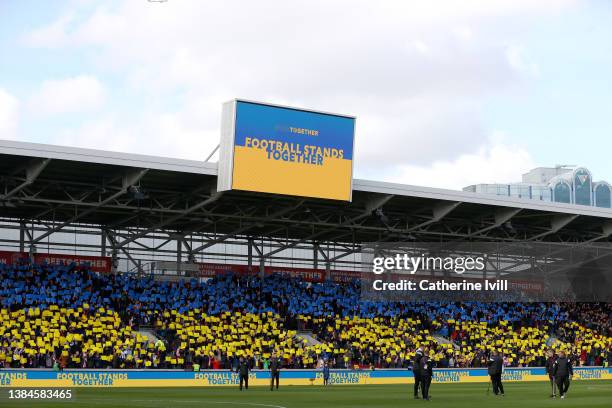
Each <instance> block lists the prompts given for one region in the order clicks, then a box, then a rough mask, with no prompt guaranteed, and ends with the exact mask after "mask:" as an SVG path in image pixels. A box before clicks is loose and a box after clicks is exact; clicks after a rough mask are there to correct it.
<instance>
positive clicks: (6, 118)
mask: <svg viewBox="0 0 612 408" xmlns="http://www.w3.org/2000/svg"><path fill="white" fill-rule="evenodd" d="M18 123H19V101H18V100H17V98H15V97H14V96H13V95H11V94H10V93H8V92H7V91H5V90H4V89H2V88H0V139H13V138H15V136H16V134H17V126H18Z"/></svg>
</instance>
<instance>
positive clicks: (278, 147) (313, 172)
mask: <svg viewBox="0 0 612 408" xmlns="http://www.w3.org/2000/svg"><path fill="white" fill-rule="evenodd" d="M354 133H355V118H353V117H349V116H342V115H337V114H329V113H322V112H316V111H309V110H303V109H296V108H290V107H284V106H276V105H270V104H263V103H256V102H249V101H243V100H234V101H231V102H228V103H226V104H225V105H224V107H223V118H222V129H221V152H220V155H221V159H220V165H219V190H220V191H223V190H229V189H236V190H245V191H256V192H263V193H273V194H288V195H296V196H306V197H319V198H328V199H335V200H345V201H350V199H351V186H352V173H353V143H354Z"/></svg>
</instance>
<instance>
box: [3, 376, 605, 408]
mask: <svg viewBox="0 0 612 408" xmlns="http://www.w3.org/2000/svg"><path fill="white" fill-rule="evenodd" d="M6 391H7V390H6V389H3V390H2V391H1V394H0V395H1V399H0V406H1V407H69V408H77V407H88V408H89V407H99V408H105V407H126V408H139V407H146V408H148V407H151V408H154V407H160V408H180V407H203V408H209V407H210V408H248V407H254V408H266V407H268V408H325V407H330V408H385V407H389V408H391V407H393V408H395V407H423V406H427V407H453V408H462V407H465V408H476V407H487V408H490V407H520V408H531V407H533V408H536V407H537V408H545V407H564V408H569V407H585V408H596V407H602V408H603V407H605V408H610V407H612V381H574V382H573V383H572V385H571V387H570V390H569V393H568V395H567V397H566V399H565V400H560V399H559V398H557V399H554V400H553V399H551V398H549V392H550V388H549V386H548V383H542V382H536V383H506V396H505V397H503V398H502V397H496V396H494V395H492V393H491V394H490V395H488V396H487V394H486V392H487V384H433V385H432V387H431V395H432V400H431V401H429V402H427V401H422V400H414V399H412V385H408V384H406V385H356V386H351V385H342V386H340V385H338V386H331V387H328V388H322V387H319V386H300V387H296V386H286V387H282V384H281V389H280V390H279V391H274V392H270V390H269V389H267V388H265V387H251V389H249V390H248V391H242V392H240V391H239V390H238V389H237V388H225V387H224V388H108V389H103V388H81V389H78V388H77V389H73V392H74V393H75V395H76V398H75V399H74V400H73V401H66V402H49V401H45V402H43V401H38V402H34V401H32V400H29V401H15V400H12V401H11V400H7V396H8V394H7V392H6Z"/></svg>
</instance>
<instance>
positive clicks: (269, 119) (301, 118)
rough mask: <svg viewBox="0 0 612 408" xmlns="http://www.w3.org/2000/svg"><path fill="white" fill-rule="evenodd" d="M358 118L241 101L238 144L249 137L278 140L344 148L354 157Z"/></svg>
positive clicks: (238, 115) (241, 144)
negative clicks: (307, 131)
mask: <svg viewBox="0 0 612 408" xmlns="http://www.w3.org/2000/svg"><path fill="white" fill-rule="evenodd" d="M290 127H294V128H302V129H309V130H316V131H318V135H317V136H313V135H308V134H299V133H294V132H291V131H290V129H289V128H290ZM354 134H355V119H353V118H348V117H344V116H336V115H328V114H323V113H315V112H308V111H302V110H297V109H291V108H281V107H276V106H269V105H261V104H256V103H251V102H242V101H238V102H237V106H236V136H235V144H236V146H244V145H245V139H246V138H247V137H251V138H258V139H267V140H277V141H281V142H287V143H299V144H300V145H302V146H304V145H310V146H318V147H321V148H325V147H329V148H335V149H342V150H343V151H344V155H343V158H344V159H346V160H352V158H353V138H354Z"/></svg>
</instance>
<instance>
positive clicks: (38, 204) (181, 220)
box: [0, 140, 612, 255]
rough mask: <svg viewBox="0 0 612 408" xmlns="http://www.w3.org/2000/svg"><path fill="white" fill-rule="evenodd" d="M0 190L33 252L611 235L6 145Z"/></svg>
mask: <svg viewBox="0 0 612 408" xmlns="http://www.w3.org/2000/svg"><path fill="white" fill-rule="evenodd" d="M0 183H1V185H0V213H1V218H2V219H3V220H5V221H6V220H12V221H15V222H17V221H27V222H36V223H39V224H41V225H44V226H45V228H46V229H47V231H46V232H44V233H42V234H40V235H38V236H37V237H34V238H33V239H32V243H33V244H36V242H41V241H42V240H44V239H45V238H46V237H48V236H49V235H51V234H53V233H54V232H57V231H61V229H62V228H64V227H66V226H68V225H89V226H99V227H100V228H101V229H102V230H104V231H108V232H112V231H113V230H117V229H121V230H124V231H128V232H127V235H125V234H124V235H123V236H122V237H118V238H117V241H116V242H115V243H114V244H115V245H117V246H118V247H119V248H120V247H122V246H125V245H126V244H128V243H130V242H134V241H135V240H138V239H139V238H142V237H145V236H146V235H147V234H150V233H151V232H153V231H158V232H159V231H166V232H168V233H173V234H177V233H178V234H179V235H185V234H194V233H195V234H201V235H204V236H205V237H207V238H206V242H205V243H203V244H202V245H200V246H199V247H198V248H190V249H189V251H190V252H193V253H197V252H199V251H203V250H205V249H206V248H208V247H210V246H212V245H214V244H216V243H219V242H224V241H225V240H226V239H228V238H231V237H232V238H233V237H238V236H241V237H266V238H268V239H273V240H276V241H278V242H281V243H283V244H282V246H283V248H290V247H292V246H295V245H298V244H301V243H304V242H308V243H316V242H332V243H340V244H342V245H344V246H345V247H346V252H347V253H351V252H354V251H355V245H356V244H358V243H361V242H372V241H403V240H424V241H431V240H441V239H458V240H466V239H467V240H546V241H563V242H585V241H595V240H605V241H608V240H609V237H610V234H612V209H605V208H597V207H589V206H580V205H571V204H561V203H552V202H539V201H534V200H527V199H519V198H514V197H500V196H493V195H482V194H476V193H471V192H465V191H455V190H447V189H437V188H428V187H417V186H411V185H403V184H394V183H384V182H376V181H369V180H361V179H355V180H354V182H353V201H352V202H350V203H348V202H338V201H330V200H321V199H312V198H305V197H290V196H279V195H270V194H260V193H251V192H241V191H231V192H223V193H217V192H216V185H217V165H216V163H205V162H204V161H193V160H181V159H172V158H166V157H157V156H145V155H138V154H125V153H116V152H108V151H102V150H91V149H81V148H72V147H60V146H52V145H45V144H34V143H23V142H15V141H5V140H0ZM274 251H279V249H276V250H274ZM274 251H272V252H274ZM264 255H273V254H270V253H268V254H264Z"/></svg>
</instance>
